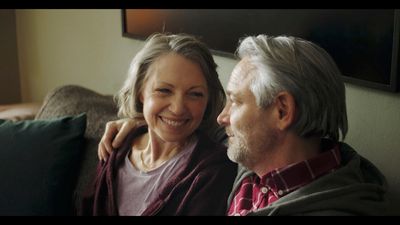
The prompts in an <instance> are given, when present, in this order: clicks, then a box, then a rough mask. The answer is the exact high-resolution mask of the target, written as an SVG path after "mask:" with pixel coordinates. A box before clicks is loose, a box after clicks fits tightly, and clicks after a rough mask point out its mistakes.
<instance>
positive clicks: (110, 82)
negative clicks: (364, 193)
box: [16, 9, 400, 215]
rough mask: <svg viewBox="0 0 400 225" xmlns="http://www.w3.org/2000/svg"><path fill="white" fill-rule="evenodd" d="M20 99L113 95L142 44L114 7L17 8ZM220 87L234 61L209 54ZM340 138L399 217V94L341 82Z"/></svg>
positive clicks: (38, 99) (36, 99)
mask: <svg viewBox="0 0 400 225" xmlns="http://www.w3.org/2000/svg"><path fill="white" fill-rule="evenodd" d="M16 15H17V17H16V18H17V20H16V21H17V39H18V54H19V69H20V74H21V86H22V97H23V100H24V101H40V100H42V99H43V97H44V96H45V95H46V93H47V92H48V91H49V90H51V89H53V88H55V87H57V86H59V85H63V84H79V85H82V86H85V87H88V88H91V89H93V90H95V91H98V92H100V93H103V94H113V93H115V92H116V91H117V90H118V89H119V87H120V85H122V82H123V80H124V79H125V74H126V71H127V70H128V66H129V63H130V60H131V58H132V57H133V56H134V54H135V52H136V51H137V50H138V49H139V48H140V47H141V46H142V44H143V42H142V41H138V40H132V39H128V38H124V37H122V25H121V11H120V10H116V9H113V10H17V13H16ZM215 59H216V61H217V63H218V65H219V66H220V68H219V73H220V76H221V81H222V83H223V84H224V85H225V84H226V83H227V80H228V77H229V74H230V72H231V70H232V68H233V66H234V64H235V61H234V60H231V59H228V58H223V57H217V56H216V57H215ZM346 90H347V107H348V117H349V133H348V136H347V138H346V141H347V142H348V143H349V144H350V145H352V146H353V147H354V148H355V149H356V150H357V151H358V152H359V153H361V154H362V155H364V156H365V157H367V158H369V159H370V160H371V161H372V162H374V163H375V164H376V165H377V166H378V167H379V168H380V169H381V170H382V171H383V173H384V174H385V175H386V176H387V178H388V180H389V185H391V188H390V194H389V197H390V198H391V199H393V200H394V203H393V206H394V207H395V208H393V210H394V211H393V213H395V214H396V215H400V176H399V172H398V168H397V163H400V94H393V93H388V92H382V91H377V90H373V89H367V88H362V87H358V86H353V85H349V84H347V85H346Z"/></svg>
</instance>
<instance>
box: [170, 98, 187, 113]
mask: <svg viewBox="0 0 400 225" xmlns="http://www.w3.org/2000/svg"><path fill="white" fill-rule="evenodd" d="M169 110H170V111H171V112H173V113H174V114H175V115H182V114H184V113H185V112H186V106H185V101H184V98H183V97H182V96H176V97H175V98H173V99H172V100H171V104H170V106H169Z"/></svg>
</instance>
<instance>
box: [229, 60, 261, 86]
mask: <svg viewBox="0 0 400 225" xmlns="http://www.w3.org/2000/svg"><path fill="white" fill-rule="evenodd" d="M255 70H256V67H255V66H254V65H253V64H251V63H250V61H249V60H248V59H247V58H244V59H242V60H240V62H239V63H238V64H237V65H236V66H235V68H234V69H233V71H232V74H231V77H230V79H229V82H228V85H227V92H228V93H231V92H234V91H235V90H237V89H238V88H239V87H241V86H242V85H245V84H247V82H246V81H248V79H251V78H252V77H253V74H254V72H255Z"/></svg>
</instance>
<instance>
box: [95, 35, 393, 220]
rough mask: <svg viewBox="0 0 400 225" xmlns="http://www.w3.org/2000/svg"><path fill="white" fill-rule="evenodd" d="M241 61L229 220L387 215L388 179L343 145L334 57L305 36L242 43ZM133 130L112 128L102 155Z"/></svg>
mask: <svg viewBox="0 0 400 225" xmlns="http://www.w3.org/2000/svg"><path fill="white" fill-rule="evenodd" d="M237 55H238V56H239V59H240V61H239V63H238V64H237V65H236V66H235V68H234V70H233V72H232V75H231V77H230V80H229V83H228V85H227V96H228V102H227V104H226V106H225V108H224V110H223V111H222V112H221V114H220V115H219V117H218V123H219V124H220V125H222V126H224V127H225V128H226V134H227V135H228V146H229V148H228V153H227V154H228V157H229V158H230V159H231V160H232V161H234V162H237V163H238V165H239V167H238V175H237V177H236V181H235V184H234V186H233V189H232V192H231V194H230V197H229V200H228V212H227V214H228V215H242V216H244V215H382V214H384V213H385V211H386V208H385V207H386V200H385V198H384V193H385V192H386V189H387V182H386V179H385V178H384V176H383V175H382V174H381V173H380V171H379V170H378V169H377V168H376V167H375V166H374V165H373V164H372V163H371V162H369V161H368V160H366V159H365V158H363V157H362V156H360V155H358V154H357V153H356V152H355V151H354V150H353V149H352V148H351V147H350V146H348V145H347V144H345V143H343V142H340V141H339V140H340V139H342V140H343V139H344V137H345V135H346V133H347V112H346V103H345V87H344V84H343V81H342V80H341V76H340V71H339V69H338V68H337V66H336V64H335V62H334V61H333V60H332V58H331V57H330V56H329V54H328V53H326V51H324V50H323V49H322V48H320V47H318V46H317V45H315V44H313V43H311V42H308V41H305V40H302V39H300V38H295V37H286V36H279V37H269V36H266V35H258V36H250V37H247V38H245V39H243V40H242V41H241V43H240V46H239V47H238V49H237ZM128 121H129V120H128ZM121 124H123V125H121ZM128 124H130V125H128ZM134 126H135V125H134V122H124V121H119V122H115V123H110V124H109V125H108V128H107V130H106V133H107V131H108V134H106V135H105V136H104V137H103V139H102V142H101V143H100V145H99V157H101V158H104V157H103V156H105V155H106V152H107V151H111V139H112V137H114V134H115V133H116V132H117V130H121V132H119V134H118V135H117V137H116V139H117V138H118V140H121V139H123V138H124V137H125V136H126V134H127V133H129V132H130V130H131V129H132V128H133V127H134ZM114 144H115V143H114ZM114 147H116V146H114Z"/></svg>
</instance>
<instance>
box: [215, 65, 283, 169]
mask: <svg viewBox="0 0 400 225" xmlns="http://www.w3.org/2000/svg"><path fill="white" fill-rule="evenodd" d="M256 72H257V71H256V70H255V67H254V66H253V65H252V64H250V63H249V61H247V60H246V59H243V60H241V61H240V62H239V63H238V65H236V67H235V68H234V70H233V71H232V74H231V77H230V79H229V82H228V86H227V95H228V96H227V97H228V101H227V104H226V106H225V108H224V109H223V111H222V112H221V114H220V115H219V116H218V119H217V120H218V123H219V124H220V125H223V126H225V127H226V133H227V135H228V137H229V147H228V157H229V159H230V160H232V161H234V162H237V163H240V164H242V165H243V166H245V167H247V168H249V169H252V168H254V166H256V165H257V163H258V162H260V159H263V158H265V157H266V155H265V153H266V152H267V151H269V149H272V148H273V147H274V146H275V145H276V137H277V134H278V133H277V130H276V128H275V126H274V125H275V124H274V120H273V116H272V110H273V109H272V107H267V108H266V109H262V108H260V107H259V106H257V104H256V99H255V97H254V95H253V93H252V92H251V90H250V83H251V80H252V78H253V76H255V73H256Z"/></svg>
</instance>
